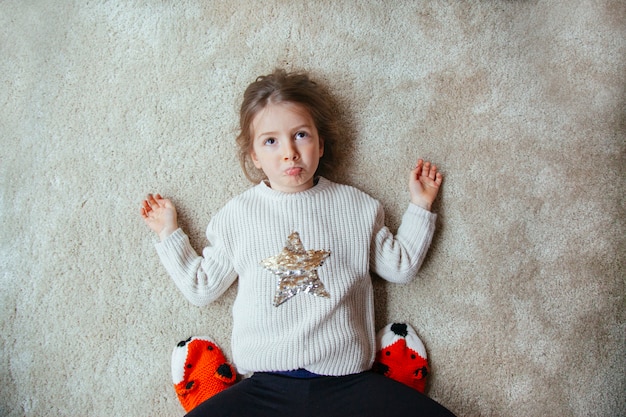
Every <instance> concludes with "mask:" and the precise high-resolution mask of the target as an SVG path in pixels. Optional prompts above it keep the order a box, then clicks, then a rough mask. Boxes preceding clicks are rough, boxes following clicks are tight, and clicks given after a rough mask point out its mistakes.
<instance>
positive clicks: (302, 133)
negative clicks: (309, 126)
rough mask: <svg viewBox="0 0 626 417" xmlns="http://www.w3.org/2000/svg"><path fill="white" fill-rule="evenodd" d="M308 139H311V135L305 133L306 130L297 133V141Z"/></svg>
mask: <svg viewBox="0 0 626 417" xmlns="http://www.w3.org/2000/svg"><path fill="white" fill-rule="evenodd" d="M308 137H309V133H308V132H305V131H304V130H301V131H299V132H297V133H296V139H306V138H308Z"/></svg>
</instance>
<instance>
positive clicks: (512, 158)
mask: <svg viewBox="0 0 626 417" xmlns="http://www.w3.org/2000/svg"><path fill="white" fill-rule="evenodd" d="M0 48H1V49H0V103H1V105H2V111H1V112H0V140H1V141H2V149H1V150H0V158H1V159H0V175H1V176H0V204H1V206H0V210H1V212H0V222H1V223H0V227H1V229H2V232H1V247H0V267H1V271H2V274H1V276H0V286H1V287H0V288H1V292H0V329H1V336H0V346H1V356H0V357H1V363H0V415H3V416H51V415H54V416H74V415H86V416H105V415H107V416H111V415H127V416H150V415H152V416H164V415H181V414H182V413H183V410H182V407H181V406H180V405H179V403H178V401H177V398H176V396H175V394H174V390H173V387H172V385H171V378H170V364H169V360H170V354H171V351H172V349H173V347H174V345H175V343H176V342H178V341H179V340H181V339H186V338H188V337H189V336H191V335H205V334H206V335H209V336H211V337H213V338H214V339H215V340H216V341H217V342H218V343H219V344H220V345H221V346H222V347H223V348H224V351H225V352H226V354H227V355H229V353H230V331H231V320H230V307H231V305H232V302H233V299H234V296H235V293H236V285H235V287H234V288H232V289H231V290H229V291H228V292H227V294H226V295H225V296H224V297H222V298H221V299H220V300H218V301H217V302H215V303H214V304H212V305H210V306H208V307H205V308H197V307H194V306H192V305H191V304H189V303H188V302H186V301H185V300H184V298H183V297H182V295H181V294H180V293H179V292H178V291H177V289H176V288H175V286H174V284H173V282H172V281H171V280H170V278H169V277H168V276H167V275H166V273H165V270H164V268H163V267H162V266H161V265H160V264H159V260H158V258H157V255H156V252H155V250H154V247H153V243H154V241H155V239H156V237H155V236H153V235H152V234H151V232H150V231H149V230H148V229H147V227H146V226H145V225H144V224H143V221H142V219H141V218H140V216H139V205H140V201H141V200H142V199H143V197H144V196H145V194H146V193H148V192H160V193H162V194H163V195H164V196H168V197H171V198H173V200H174V201H175V203H176V204H177V205H178V207H179V211H180V219H181V224H182V226H183V228H184V229H185V230H186V231H187V232H188V233H189V235H190V237H191V240H192V244H193V245H194V247H196V249H198V250H200V249H201V248H202V247H203V246H204V245H205V244H206V239H205V237H204V229H205V227H206V225H207V223H208V221H209V219H210V218H211V216H212V215H213V214H214V213H215V212H216V211H217V210H218V209H219V208H220V207H221V206H222V205H223V204H224V203H225V202H226V201H227V200H228V199H230V198H231V197H232V196H234V195H236V194H238V193H240V192H241V191H243V190H245V189H247V188H248V187H249V186H250V184H249V183H248V182H247V180H245V178H244V176H243V175H242V173H241V171H240V168H239V166H238V163H237V160H236V156H235V152H236V148H235V144H234V137H235V135H236V133H237V108H238V105H239V100H240V97H241V94H242V92H243V90H244V88H245V87H246V86H247V84H248V83H250V82H251V81H253V80H254V79H255V77H256V76H257V75H260V74H264V73H267V72H270V71H271V70H272V69H273V68H275V67H283V68H286V69H306V70H309V71H311V72H312V73H313V74H314V76H315V77H317V78H318V79H319V80H322V81H323V82H324V83H325V84H327V85H328V86H329V87H330V88H331V89H332V90H333V91H334V92H335V95H336V97H337V100H338V101H339V102H340V103H341V106H342V112H343V113H342V114H343V118H344V122H345V126H346V131H347V132H348V133H347V135H346V137H345V142H343V143H342V144H341V146H340V147H339V151H340V153H341V156H342V160H343V162H342V163H341V164H340V166H338V167H337V171H336V173H335V175H334V178H333V179H334V180H337V181H340V182H344V183H348V184H352V185H355V186H357V187H359V188H361V189H362V190H364V191H366V192H368V193H370V194H371V195H372V196H374V197H375V198H377V199H379V200H380V201H381V202H382V203H383V205H384V206H385V209H386V213H387V220H388V224H389V226H390V227H391V228H392V229H393V230H395V229H396V228H397V227H398V223H399V220H400V218H401V215H402V213H403V211H404V209H405V207H406V205H407V203H408V190H407V175H408V171H409V169H410V168H411V167H412V166H413V164H414V163H415V160H416V159H417V158H418V157H424V158H427V159H430V160H433V161H435V162H437V163H438V164H439V165H440V167H441V170H442V172H443V173H444V175H445V182H444V185H443V188H442V192H441V194H440V197H439V200H438V203H437V204H436V206H435V208H434V209H435V211H437V212H438V213H439V218H438V230H437V232H436V236H435V238H434V242H433V245H432V248H431V251H430V252H429V255H428V258H427V260H426V263H425V265H424V267H423V269H422V270H421V272H420V274H419V276H418V277H417V279H416V280H415V281H414V282H412V283H410V284H408V285H404V286H398V285H391V284H385V283H384V282H382V281H381V280H380V279H378V278H376V279H375V288H376V296H377V311H376V313H377V318H376V326H377V328H382V327H383V326H384V325H385V324H387V323H388V322H391V321H405V322H408V323H410V324H411V325H412V326H413V327H414V328H415V329H416V330H417V332H418V333H419V335H420V337H421V338H422V340H423V341H424V343H425V345H426V347H427V350H428V357H429V360H430V361H431V364H432V378H431V380H430V382H429V387H428V390H427V393H428V394H429V395H430V396H431V397H433V398H435V399H436V400H438V401H440V402H441V403H443V404H444V405H446V406H447V407H448V408H450V409H451V410H452V411H454V412H455V413H456V414H458V415H459V416H511V417H513V416H522V415H523V416H546V415H550V416H607V417H609V416H611V417H614V416H623V415H626V397H625V392H626V376H625V375H626V372H625V370H626V342H625V340H626V339H625V335H626V324H625V323H626V320H625V318H626V313H625V312H626V307H625V282H624V277H625V276H626V265H625V262H624V259H625V239H624V236H625V233H626V225H625V219H626V217H625V215H626V198H625V193H626V182H625V174H626V173H625V171H626V169H625V168H626V158H625V155H626V153H625V152H626V149H625V148H626V88H625V86H626V78H625V74H626V4H625V3H624V2H623V1H610V0H605V1H571V2H554V1H491V2H456V1H434V2H430V1H393V2H379V1H359V2H356V1H355V2H351V1H333V0H321V1H316V2H305V1H281V0H260V1H255V2H248V1H200V0H185V1H157V0H154V1H150V0H134V1H122V0H119V1H89V2H78V1H77V2H69V1H68V2H57V1H52V0H49V1H45V0H31V1H22V0H4V1H0Z"/></svg>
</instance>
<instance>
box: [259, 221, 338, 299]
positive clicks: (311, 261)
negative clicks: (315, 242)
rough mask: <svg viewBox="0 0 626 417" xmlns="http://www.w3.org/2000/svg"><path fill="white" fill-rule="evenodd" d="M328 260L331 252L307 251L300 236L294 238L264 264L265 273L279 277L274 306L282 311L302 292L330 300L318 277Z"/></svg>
mask: <svg viewBox="0 0 626 417" xmlns="http://www.w3.org/2000/svg"><path fill="white" fill-rule="evenodd" d="M328 256H330V252H327V251H324V250H305V249H304V246H302V241H301V240H300V235H299V234H298V232H293V233H292V234H290V235H289V237H288V238H287V243H286V244H285V248H284V249H283V250H282V252H281V253H279V254H278V255H276V256H271V257H269V258H266V259H264V260H262V261H261V265H262V266H263V267H264V268H265V269H267V270H269V271H271V272H272V273H273V274H275V275H278V284H277V286H276V295H275V296H274V306H276V307H278V306H279V305H281V304H282V303H284V302H285V301H287V300H289V299H290V298H291V297H293V296H295V295H296V294H298V293H300V292H303V293H308V294H313V295H316V296H318V297H326V298H328V297H330V294H329V293H328V291H326V289H325V288H324V284H323V283H322V281H320V279H319V277H318V276H317V269H318V268H319V267H320V266H322V264H323V263H324V260H325V259H326V258H328Z"/></svg>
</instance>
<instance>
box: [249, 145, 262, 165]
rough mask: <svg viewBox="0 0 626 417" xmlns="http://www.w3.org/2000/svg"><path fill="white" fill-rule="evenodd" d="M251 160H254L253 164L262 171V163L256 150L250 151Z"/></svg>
mask: <svg viewBox="0 0 626 417" xmlns="http://www.w3.org/2000/svg"><path fill="white" fill-rule="evenodd" d="M250 159H251V160H252V163H253V164H254V166H255V167H256V168H257V169H261V163H260V162H259V158H257V156H256V152H254V149H253V150H251V151H250Z"/></svg>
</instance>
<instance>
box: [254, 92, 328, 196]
mask: <svg viewBox="0 0 626 417" xmlns="http://www.w3.org/2000/svg"><path fill="white" fill-rule="evenodd" d="M251 136H252V151H251V152H250V156H251V157H252V161H253V162H254V166H256V167H257V168H258V169H261V170H263V172H264V173H265V175H266V176H267V178H268V180H269V183H270V186H271V187H272V188H273V189H275V190H277V191H282V192H285V193H295V192H298V191H304V190H307V189H309V188H311V187H313V181H314V176H315V171H316V170H317V166H318V165H319V161H320V158H321V157H322V155H323V154H324V143H323V141H322V140H321V139H320V138H319V136H318V133H317V128H316V127H315V123H314V122H313V118H312V117H311V115H310V114H309V112H308V111H307V110H306V109H305V108H304V107H303V106H301V105H298V104H294V103H288V102H285V103H278V104H268V105H267V106H266V107H265V108H264V109H263V110H261V111H260V112H259V113H258V114H257V115H256V116H255V117H254V119H252V124H251Z"/></svg>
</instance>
